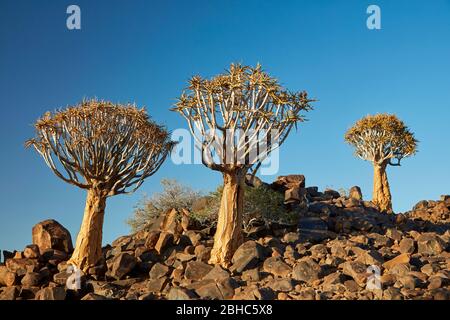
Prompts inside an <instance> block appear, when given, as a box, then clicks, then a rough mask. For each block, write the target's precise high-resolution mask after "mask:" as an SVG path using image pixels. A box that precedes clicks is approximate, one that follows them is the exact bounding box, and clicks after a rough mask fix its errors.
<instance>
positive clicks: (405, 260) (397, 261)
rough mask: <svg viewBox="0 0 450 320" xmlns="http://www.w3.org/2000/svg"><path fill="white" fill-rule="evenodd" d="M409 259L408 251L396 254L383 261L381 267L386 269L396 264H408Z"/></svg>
mask: <svg viewBox="0 0 450 320" xmlns="http://www.w3.org/2000/svg"><path fill="white" fill-rule="evenodd" d="M409 259H410V254H409V253H402V254H399V255H398V256H396V257H395V258H393V259H391V260H389V261H386V262H385V263H383V267H384V268H385V269H387V270H390V269H392V268H393V267H394V266H395V265H398V264H402V263H404V264H408V263H409Z"/></svg>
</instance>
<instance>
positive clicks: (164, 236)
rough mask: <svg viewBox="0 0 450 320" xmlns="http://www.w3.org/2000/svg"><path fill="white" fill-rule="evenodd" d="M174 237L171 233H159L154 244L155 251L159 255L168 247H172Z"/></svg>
mask: <svg viewBox="0 0 450 320" xmlns="http://www.w3.org/2000/svg"><path fill="white" fill-rule="evenodd" d="M173 241H174V236H173V233H171V232H161V233H160V235H159V238H158V242H156V244H155V250H156V251H157V252H158V253H159V254H161V253H163V251H164V250H165V249H167V248H168V247H169V246H171V245H173Z"/></svg>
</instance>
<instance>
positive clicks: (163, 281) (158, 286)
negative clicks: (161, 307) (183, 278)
mask: <svg viewBox="0 0 450 320" xmlns="http://www.w3.org/2000/svg"><path fill="white" fill-rule="evenodd" d="M168 282H169V280H168V278H167V277H162V278H158V279H150V280H148V282H147V287H146V289H147V291H148V292H150V293H156V294H158V293H161V292H162V291H163V289H164V288H165V287H166V285H167V283H168Z"/></svg>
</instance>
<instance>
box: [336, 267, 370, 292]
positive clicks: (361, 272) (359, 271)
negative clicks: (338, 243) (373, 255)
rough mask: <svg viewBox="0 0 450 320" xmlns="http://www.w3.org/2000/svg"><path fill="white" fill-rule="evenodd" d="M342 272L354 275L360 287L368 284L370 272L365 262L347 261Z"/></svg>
mask: <svg viewBox="0 0 450 320" xmlns="http://www.w3.org/2000/svg"><path fill="white" fill-rule="evenodd" d="M342 272H343V273H344V274H345V275H347V276H350V277H352V278H353V280H355V282H356V283H357V284H358V285H359V286H360V287H363V286H365V285H366V282H367V278H368V276H369V273H368V272H367V266H366V265H365V264H363V263H361V262H356V261H349V262H345V263H344V264H343V266H342Z"/></svg>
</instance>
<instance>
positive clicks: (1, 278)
mask: <svg viewBox="0 0 450 320" xmlns="http://www.w3.org/2000/svg"><path fill="white" fill-rule="evenodd" d="M16 281H17V274H16V273H15V272H11V271H10V270H9V269H8V268H7V267H6V266H1V265H0V287H1V286H6V287H11V286H13V285H14V284H15V283H16Z"/></svg>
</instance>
